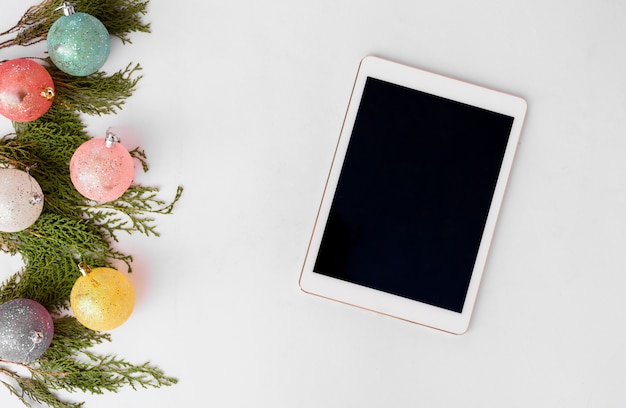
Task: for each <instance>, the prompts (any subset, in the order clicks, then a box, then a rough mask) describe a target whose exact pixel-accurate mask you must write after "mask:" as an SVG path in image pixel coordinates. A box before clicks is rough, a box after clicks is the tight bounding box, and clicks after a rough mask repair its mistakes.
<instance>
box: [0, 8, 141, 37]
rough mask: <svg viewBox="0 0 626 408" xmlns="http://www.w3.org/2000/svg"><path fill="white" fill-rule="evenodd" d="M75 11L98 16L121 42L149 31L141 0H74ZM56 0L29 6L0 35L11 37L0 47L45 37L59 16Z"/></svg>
mask: <svg viewBox="0 0 626 408" xmlns="http://www.w3.org/2000/svg"><path fill="white" fill-rule="evenodd" d="M71 3H72V4H74V5H75V7H76V10H77V11H82V12H84V13H88V14H91V15H92V16H94V17H96V18H97V19H99V20H100V21H101V22H102V24H104V26H105V27H106V28H107V30H108V31H109V34H111V35H113V36H115V37H118V38H119V39H121V40H122V42H124V43H127V42H130V35H129V34H130V33H132V32H149V31H150V24H148V23H144V22H143V21H142V19H141V16H142V15H144V14H146V11H147V6H148V1H141V0H98V1H94V0H74V1H72V2H71ZM59 5H60V1H59V0H45V1H43V2H42V3H40V4H38V5H36V6H32V7H30V8H29V9H28V10H27V11H26V13H25V14H24V16H22V18H21V19H20V20H19V21H18V23H17V24H16V25H15V26H13V27H12V28H10V29H9V30H7V31H5V32H3V33H0V37H1V36H12V38H9V39H7V40H5V41H3V42H0V49H2V48H7V47H11V46H14V45H21V46H27V45H32V44H36V43H38V42H40V41H43V40H45V39H46V36H47V35H48V30H50V27H51V26H52V24H53V23H54V22H55V21H56V20H57V19H58V18H59V17H60V16H61V15H62V14H60V11H59V10H58V7H59Z"/></svg>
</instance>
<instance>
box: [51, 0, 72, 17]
mask: <svg viewBox="0 0 626 408" xmlns="http://www.w3.org/2000/svg"><path fill="white" fill-rule="evenodd" d="M55 10H63V15H65V16H71V15H72V14H74V13H75V10H74V5H73V4H72V3H70V2H69V1H64V2H63V4H62V5H61V6H60V7H57V8H56V9H55Z"/></svg>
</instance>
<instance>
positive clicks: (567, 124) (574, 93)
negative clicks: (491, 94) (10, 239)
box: [0, 0, 626, 408]
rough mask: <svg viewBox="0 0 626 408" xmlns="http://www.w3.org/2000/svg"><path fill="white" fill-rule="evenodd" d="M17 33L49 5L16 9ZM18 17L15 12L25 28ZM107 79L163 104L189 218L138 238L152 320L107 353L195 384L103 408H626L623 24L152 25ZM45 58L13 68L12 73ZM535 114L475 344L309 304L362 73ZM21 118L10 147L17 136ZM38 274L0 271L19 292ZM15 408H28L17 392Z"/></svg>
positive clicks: (431, 19)
mask: <svg viewBox="0 0 626 408" xmlns="http://www.w3.org/2000/svg"><path fill="white" fill-rule="evenodd" d="M4 3H5V4H3V6H2V9H1V12H0V28H2V29H6V28H8V27H10V26H12V25H13V24H14V23H15V22H16V21H17V20H18V18H19V17H20V16H21V15H22V13H23V12H24V11H25V9H26V7H27V6H28V5H29V4H30V2H4ZM7 3H8V4H7ZM146 19H147V20H148V21H150V22H151V24H152V33H151V34H134V35H133V36H132V40H133V44H131V45H126V46H122V45H121V44H120V43H119V42H117V41H115V42H114V46H113V49H112V55H111V58H110V59H109V61H108V62H107V65H106V66H105V69H107V70H109V71H110V72H113V71H116V70H118V69H121V68H123V67H125V66H126V64H127V63H128V62H130V61H133V62H139V63H140V64H141V65H142V66H143V68H144V70H143V72H142V74H143V75H144V78H143V80H142V81H141V82H140V85H139V87H138V89H137V91H136V93H135V94H134V95H133V97H132V98H131V99H129V100H128V102H127V104H126V105H125V106H124V109H123V110H122V111H121V112H120V113H119V114H117V115H114V116H106V117H95V118H88V119H87V121H88V123H89V130H90V132H92V134H93V135H94V136H100V135H103V134H104V131H105V130H106V128H107V127H108V126H114V127H119V128H123V129H126V131H127V133H129V134H131V135H132V136H131V137H130V140H128V139H127V140H126V143H128V144H134V145H137V144H139V145H141V146H142V147H143V148H145V150H146V152H147V153H148V158H149V162H150V165H151V170H150V172H149V173H147V174H145V175H138V176H137V180H138V181H140V182H142V183H144V184H148V185H157V186H160V187H161V189H162V197H163V198H164V199H169V198H170V197H172V196H173V194H174V192H175V189H176V186H177V185H179V184H180V185H182V186H184V188H185V192H184V195H183V198H182V200H181V202H180V203H179V205H178V206H177V208H176V211H175V214H174V215H172V216H167V217H161V218H159V220H158V229H159V231H160V232H161V234H162V236H161V237H160V238H146V237H143V236H140V235H133V236H124V237H123V239H122V242H121V243H120V244H119V249H120V250H123V251H125V252H128V253H131V254H132V255H133V256H134V257H135V262H134V268H135V272H134V273H133V274H132V276H131V279H132V281H133V282H134V284H135V286H136V289H137V293H138V301H137V305H136V309H135V311H134V313H133V315H132V317H131V318H130V319H129V321H128V322H127V323H126V324H125V325H124V326H122V327H120V328H119V329H117V330H115V331H114V332H112V335H113V342H112V343H110V344H106V345H103V346H102V347H99V348H98V349H96V350H97V351H99V352H102V353H115V354H117V355H119V356H120V357H124V358H125V359H127V360H130V361H132V362H136V363H141V362H144V361H151V362H153V363H154V364H155V365H157V366H159V367H161V368H162V369H164V370H165V371H166V373H167V374H169V375H172V376H175V377H177V378H178V379H179V381H180V382H179V384H178V385H176V386H173V387H168V388H162V389H157V390H139V391H136V392H135V391H133V390H132V389H125V390H123V391H121V392H119V393H118V394H105V395H101V396H91V395H80V394H78V395H70V396H69V398H70V399H72V400H86V401H87V404H86V406H87V407H110V406H115V407H118V408H123V407H137V406H142V407H148V406H151V407H312V408H317V407H329V408H334V407H337V408H345V407H361V408H363V407H457V406H463V407H567V408H576V407H619V406H626V391H625V389H624V384H625V383H626V326H625V323H624V315H623V312H624V310H626V296H625V295H624V291H625V290H626V257H625V254H626V250H625V243H626V160H625V158H626V133H625V129H626V53H625V50H624V43H625V40H626V2H624V1H622V0H574V1H571V0H570V1H565V0H555V1H539V0H527V1H494V0H475V1H462V0H456V1H445V0H444V1H438V2H436V1H429V2H426V1H419V0H418V1H408V0H390V1H384V2H383V1H372V0H364V1H359V2H357V1H346V0H333V1H329V0H319V1H315V2H311V1H309V2H296V1H277V0H267V1H263V2H260V1H244V0H242V1H230V2H229V1H222V2H217V1H211V2H206V1H200V0H195V1H192V0H187V1H152V2H151V4H150V7H149V13H148V15H147V16H146ZM33 54H35V55H36V54H37V51H35V50H32V49H29V48H15V47H14V48H12V49H9V50H2V51H0V59H7V58H13V57H19V56H28V55H33ZM368 54H374V55H378V56H381V57H386V58H390V59H394V60H397V61H400V62H404V63H407V64H410V65H415V66H418V67H420V68H424V69H428V70H432V71H436V72H439V73H442V74H446V75H450V76H453V77H456V78H459V79H463V80H466V81H470V82H475V83H478V84H481V85H485V86H488V87H491V88H496V89H499V90H503V91H506V92H510V93H514V94H517V95H520V96H522V97H524V98H526V99H527V101H528V105H529V112H528V116H527V120H526V124H525V128H524V130H523V133H522V138H521V144H520V146H519V149H518V153H517V158H516V161H515V164H514V167H513V172H512V175H511V178H510V182H509V186H508V190H507V193H506V198H505V202H504V205H503V208H502V212H501V216H500V219H499V223H498V227H497V230H496V235H495V239H494V242H493V245H492V249H491V253H490V257H489V260H488V265H487V269H486V271H485V275H484V279H483V283H482V286H481V290H480V293H479V297H478V302H477V305H476V308H475V311H474V317H473V320H472V323H471V326H470V329H469V331H468V333H467V334H465V335H463V336H454V335H450V334H446V333H442V332H439V331H436V330H432V329H428V328H424V327H421V326H418V325H414V324H410V323H406V322H403V321H400V320H396V319H392V318H388V317H384V316H380V315H377V314H374V313H370V312H366V311H363V310H360V309H357V308H353V307H349V306H344V305H341V304H338V303H334V302H330V301H327V300H323V299H319V298H316V297H313V296H310V295H306V294H304V293H302V292H301V291H300V290H299V288H298V277H299V272H300V267H301V263H302V261H303V258H304V254H305V250H306V246H307V242H308V239H309V234H310V232H311V228H312V226H313V222H314V217H315V213H316V208H317V205H318V202H319V199H320V196H321V193H322V189H323V187H324V181H325V176H326V174H327V170H328V167H329V164H330V161H331V158H332V154H333V149H334V146H335V142H336V138H337V136H338V134H339V130H340V127H341V122H342V119H343V114H344V112H345V108H346V105H347V102H348V98H349V95H350V91H351V87H352V83H353V79H354V75H355V73H356V69H357V66H358V63H359V61H360V59H361V58H362V57H363V56H365V55H368ZM2 119H3V118H0V134H5V133H8V132H9V131H10V130H11V126H10V122H9V121H8V120H2ZM18 267H19V262H18V260H16V259H10V258H9V257H8V256H6V255H4V256H2V257H0V277H2V278H3V279H4V278H5V276H8V275H9V274H11V273H13V272H14V271H16V270H17V268H18ZM0 405H1V406H2V408H11V407H20V406H22V405H21V404H20V403H18V402H17V400H16V399H15V398H14V397H12V396H10V395H9V394H8V392H6V390H5V389H4V388H0Z"/></svg>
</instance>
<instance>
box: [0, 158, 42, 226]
mask: <svg viewBox="0 0 626 408" xmlns="http://www.w3.org/2000/svg"><path fill="white" fill-rule="evenodd" d="M42 209H43V193H42V191H41V187H40V186H39V183H37V181H36V180H35V179H34V178H32V177H31V176H30V175H29V174H28V173H26V172H25V171H22V170H18V169H0V231H2V232H18V231H22V230H24V229H26V228H28V227H30V226H31V225H33V223H34V222H35V221H37V218H39V215H40V214H41V210H42Z"/></svg>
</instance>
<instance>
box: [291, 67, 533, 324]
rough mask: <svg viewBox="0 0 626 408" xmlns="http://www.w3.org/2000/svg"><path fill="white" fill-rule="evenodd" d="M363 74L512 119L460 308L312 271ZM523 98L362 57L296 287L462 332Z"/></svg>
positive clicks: (493, 221) (504, 181) (516, 138)
mask: <svg viewBox="0 0 626 408" xmlns="http://www.w3.org/2000/svg"><path fill="white" fill-rule="evenodd" d="M368 77H373V78H377V79H380V80H383V81H387V82H391V83H394V84H397V85H401V86H404V87H408V88H412V89H416V90H419V91H422V92H426V93H429V94H433V95H437V96H440V97H443V98H447V99H451V100H455V101H458V102H462V103H465V104H469V105H473V106H476V107H480V108H483V109H487V110H490V111H493V112H498V113H501V114H504V115H508V116H511V117H513V118H514V120H513V125H512V129H511V133H510V136H509V141H508V144H507V147H506V150H505V154H504V159H503V162H502V166H501V169H500V174H499V176H498V179H497V183H496V188H495V191H494V195H493V200H492V205H491V207H490V209H489V214H488V217H487V222H486V225H485V230H484V233H483V237H482V240H481V243H480V247H479V250H478V255H477V258H476V263H475V266H474V270H473V272H472V277H471V280H470V283H469V288H468V291H467V296H466V300H465V304H464V307H463V311H462V312H461V313H457V312H453V311H450V310H447V309H443V308H440V307H436V306H431V305H428V304H425V303H421V302H417V301H414V300H410V299H406V298H403V297H400V296H396V295H392V294H389V293H385V292H381V291H378V290H375V289H370V288H367V287H364V286H360V285H358V284H354V283H350V282H346V281H343V280H340V279H336V278H332V277H329V276H326V275H323V274H319V273H315V272H313V268H314V265H315V261H316V258H317V253H318V251H319V249H320V245H321V240H322V235H323V233H324V229H325V226H326V222H327V219H328V215H329V212H330V208H331V204H332V201H333V197H334V195H335V190H336V187H337V182H338V179H339V175H340V173H341V168H342V164H343V161H344V158H345V155H346V150H347V147H348V142H349V140H350V137H351V134H352V130H353V127H354V122H355V119H356V114H357V111H358V108H359V104H360V101H361V96H362V94H363V90H364V87H365V82H366V80H367V78H368ZM526 109H527V105H526V101H525V100H524V99H522V98H519V97H517V96H513V95H509V94H505V93H502V92H498V91H495V90H492V89H487V88H484V87H481V86H477V85H474V84H470V83H467V82H463V81H459V80H456V79H452V78H448V77H445V76H441V75H438V74H434V73H431V72H427V71H423V70H421V69H417V68H414V67H409V66H406V65H402V64H399V63H396V62H392V61H389V60H385V59H382V58H378V57H374V56H368V57H365V58H364V59H363V60H362V61H361V64H360V66H359V70H358V73H357V77H356V81H355V83H354V88H353V91H352V96H351V98H350V102H349V104H348V109H347V112H346V116H345V119H344V123H343V126H342V129H341V133H340V136H339V141H338V143H337V147H336V151H335V155H334V158H333V162H332V165H331V169H330V172H329V175H328V179H327V182H326V187H325V189H324V193H323V196H322V200H321V204H320V207H319V210H318V213H317V218H316V221H315V226H314V229H313V233H312V235H311V240H310V242H309V246H308V249H307V253H306V256H305V260H304V264H303V267H302V271H301V275H300V281H299V284H300V288H301V289H302V290H303V291H304V292H307V293H310V294H314V295H318V296H321V297H325V298H328V299H332V300H336V301H339V302H342V303H346V304H350V305H354V306H357V307H360V308H363V309H367V310H371V311H374V312H378V313H382V314H385V315H389V316H393V317H396V318H399V319H403V320H407V321H410V322H413V323H417V324H421V325H425V326H429V327H432V328H436V329H440V330H443V331H446V332H450V333H455V334H462V333H465V332H466V331H467V329H468V327H469V322H470V318H471V315H472V311H473V309H474V304H475V302H476V296H477V294H478V287H479V285H480V281H481V278H482V275H483V271H484V268H485V264H486V261H487V253H488V250H489V246H490V243H491V240H492V238H493V234H494V230H495V225H496V220H497V217H498V213H499V210H500V207H501V203H502V199H503V196H504V190H505V187H506V184H507V180H508V177H509V173H510V171H511V167H512V164H513V158H514V155H515V151H516V148H517V145H518V142H519V137H520V133H521V130H522V124H523V121H524V117H525V114H526Z"/></svg>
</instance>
